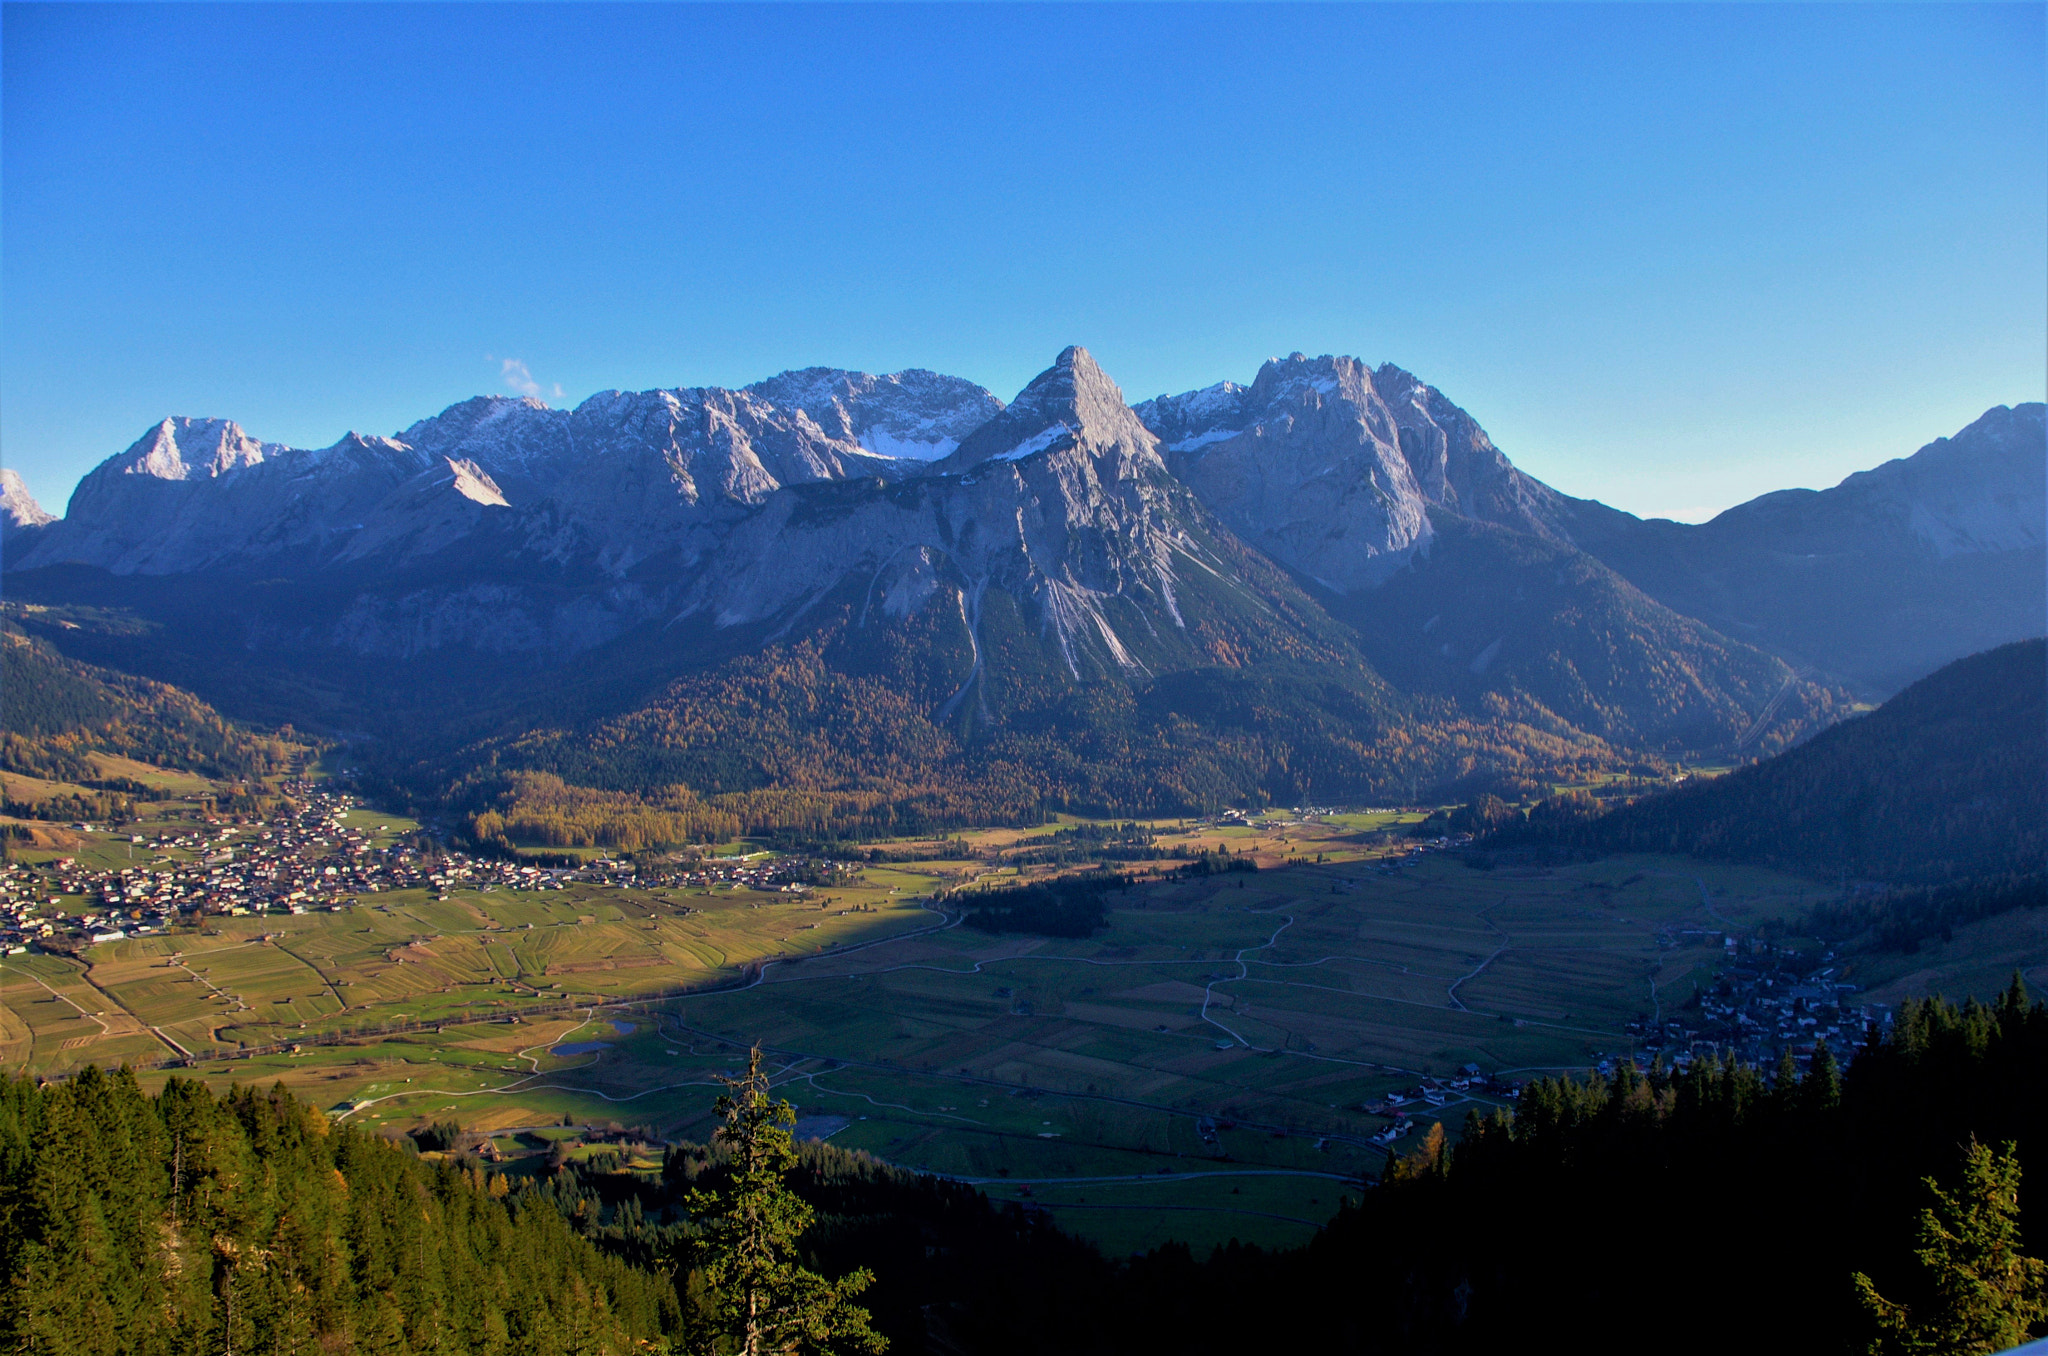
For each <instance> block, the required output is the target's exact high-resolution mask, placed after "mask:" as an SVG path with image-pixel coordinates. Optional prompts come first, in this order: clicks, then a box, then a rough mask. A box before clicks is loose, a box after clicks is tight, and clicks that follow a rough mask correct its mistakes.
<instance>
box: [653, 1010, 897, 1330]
mask: <svg viewBox="0 0 2048 1356" xmlns="http://www.w3.org/2000/svg"><path fill="white" fill-rule="evenodd" d="M721 1081H722V1082H724V1083H725V1085H726V1088H727V1089H728V1092H727V1095H726V1096H723V1097H721V1098H719V1099H718V1104H717V1108H716V1109H717V1112H718V1114H719V1115H720V1116H722V1117H723V1118H724V1120H725V1124H724V1125H722V1126H720V1127H719V1130H718V1135H717V1139H718V1143H719V1144H720V1145H721V1146H723V1147H724V1148H725V1150H726V1151H727V1153H728V1154H730V1155H731V1163H730V1173H729V1175H728V1177H727V1178H726V1180H725V1181H724V1183H723V1184H722V1185H720V1186H719V1187H717V1188H716V1189H714V1190H710V1191H704V1190H698V1191H693V1192H691V1193H690V1196H689V1206H690V1209H691V1211H692V1212H693V1213H695V1214H696V1215H697V1216H698V1217H699V1219H700V1220H701V1221H702V1222H703V1223H704V1224H705V1226H706V1233H705V1236H704V1237H703V1238H702V1239H701V1240H700V1241H699V1244H698V1246H699V1248H700V1249H701V1250H702V1256H703V1257H704V1262H703V1276H704V1281H705V1285H706V1288H707V1290H708V1292H709V1296H710V1300H711V1309H712V1313H713V1321H714V1323H715V1324H716V1325H717V1331H718V1334H719V1336H720V1337H721V1338H722V1339H723V1340H724V1343H726V1344H728V1349H730V1350H731V1351H733V1352H736V1353H738V1356H775V1354H779V1353H788V1352H801V1353H805V1356H810V1353H836V1352H855V1351H858V1352H869V1353H878V1352H881V1351H883V1350H885V1349H886V1348H887V1346H888V1343H887V1342H886V1341H885V1340H884V1339H883V1337H882V1336H881V1334H879V1333H877V1332H876V1331H875V1330H874V1328H873V1327H872V1326H871V1325H870V1322H869V1317H868V1311H867V1310H866V1309H863V1308H861V1307H860V1306H859V1305H857V1304H855V1303H854V1302H853V1299H854V1296H856V1295H858V1294H860V1292H861V1291H863V1290H865V1289H867V1287H868V1286H869V1285H870V1284H871V1283H872V1282H873V1280H874V1275H873V1273H871V1272H870V1271H868V1270H867V1268H865V1267H862V1268H861V1269H859V1270H857V1271H854V1272H852V1273H851V1274H849V1275H847V1276H843V1277H841V1278H840V1279H838V1280H836V1281H832V1280H827V1279H825V1278H824V1277H823V1276H820V1275H818V1274H817V1273H816V1272H813V1271H810V1270H807V1269H806V1268H804V1267H803V1266H802V1265H801V1264H800V1262H799V1254H798V1252H797V1239H799V1238H800V1237H802V1235H803V1232H804V1230H805V1229H807V1228H809V1227H810V1223H811V1218H812V1213H813V1212H812V1210H811V1207H810V1206H809V1205H807V1204H805V1203H804V1201H803V1200H802V1199H801V1198H800V1197H798V1196H797V1194H796V1193H795V1192H793V1191H791V1190H790V1189H789V1185H788V1181H787V1178H788V1175H789V1171H790V1169H791V1168H793V1167H795V1166H796V1146H795V1143H794V1142H793V1140H792V1139H791V1136H790V1133H789V1127H790V1125H791V1124H793V1123H794V1122H795V1120H796V1109H795V1108H794V1107H792V1106H791V1105H790V1104H789V1103H788V1102H784V1101H780V1100H778V1099H775V1098H772V1097H770V1096H769V1089H768V1075H767V1074H766V1073H764V1072H763V1071H762V1069H761V1051H760V1049H759V1048H758V1047H756V1048H755V1049H754V1051H753V1052H752V1053H751V1054H750V1055H749V1056H748V1060H747V1072H746V1074H745V1076H744V1077H740V1078H728V1079H723V1080H721Z"/></svg>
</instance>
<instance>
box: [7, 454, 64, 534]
mask: <svg viewBox="0 0 2048 1356" xmlns="http://www.w3.org/2000/svg"><path fill="white" fill-rule="evenodd" d="M56 521H57V515H56V514H54V513H51V512H50V511H49V510H48V509H46V508H44V507H43V506H42V505H41V504H38V503H37V502H36V500H35V496H34V495H32V494H30V493H29V492H28V486H27V485H25V484H23V483H22V479H21V474H20V473H19V472H18V471H16V470H15V469H14V468H13V467H11V466H0V524H5V525H6V526H8V527H41V526H43V525H44V524H45V523H54V522H56Z"/></svg>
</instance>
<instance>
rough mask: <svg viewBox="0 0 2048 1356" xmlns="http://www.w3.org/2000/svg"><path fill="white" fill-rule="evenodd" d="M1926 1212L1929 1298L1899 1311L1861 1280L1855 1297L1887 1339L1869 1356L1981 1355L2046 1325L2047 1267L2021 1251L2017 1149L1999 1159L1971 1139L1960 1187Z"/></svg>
mask: <svg viewBox="0 0 2048 1356" xmlns="http://www.w3.org/2000/svg"><path fill="white" fill-rule="evenodd" d="M1926 1181H1927V1189H1928V1190H1929V1191H1931V1192H1933V1193H1934V1204H1933V1205H1930V1206H1928V1207H1927V1208H1926V1209H1925V1210H1923V1211H1921V1212H1920V1245H1919V1247H1917V1248H1916V1249H1914V1256H1915V1257H1916V1258H1917V1259H1918V1261H1919V1263H1920V1267H1921V1271H1922V1273H1923V1275H1922V1279H1923V1282H1924V1285H1925V1289H1926V1290H1927V1292H1928V1296H1929V1297H1928V1299H1927V1300H1926V1301H1925V1302H1923V1303H1920V1304H1915V1305H1911V1306H1908V1305H1904V1304H1897V1303H1894V1302H1893V1301H1891V1300H1888V1299H1886V1298H1885V1297H1884V1296H1882V1295H1880V1294H1878V1293H1877V1287H1876V1285H1874V1284H1873V1283H1872V1282H1871V1279H1870V1278H1869V1277H1868V1276H1865V1275H1864V1274H1863V1273H1862V1272H1860V1271H1859V1272H1857V1273H1856V1277H1855V1283H1856V1293H1857V1296H1858V1298H1859V1299H1861V1300H1862V1302H1863V1305H1864V1308H1865V1310H1866V1311H1867V1312H1868V1313H1869V1314H1870V1316H1871V1318H1872V1319H1873V1320H1874V1321H1875V1322H1876V1324H1877V1327H1878V1329H1879V1331H1880V1333H1881V1334H1882V1335H1881V1336H1880V1337H1879V1338H1878V1340H1877V1341H1876V1342H1874V1343H1873V1344H1872V1345H1871V1348H1870V1350H1871V1356H1978V1353H1991V1352H1999V1351H2007V1350H2010V1349H2011V1348H2013V1347H2016V1346H2018V1345H2020V1344H2021V1343H2022V1342H2025V1341H2026V1340H2027V1337H2028V1331H2029V1329H2030V1328H2032V1326H2033V1325H2034V1324H2036V1323H2039V1322H2040V1321H2041V1320H2043V1319H2044V1318H2048V1262H2042V1261H2040V1260H2039V1259H2037V1258H2033V1257H2029V1256H2027V1255H2026V1254H2025V1253H2023V1252H2021V1251H2020V1229H2019V1215H2020V1206H2019V1195H2020V1160H2019V1153H2018V1151H2017V1149H2016V1148H2015V1146H2013V1145H2011V1144H2007V1145H2006V1146H2005V1147H2004V1148H2002V1149H2000V1150H1999V1151H1998V1152H1996V1153H1994V1152H1992V1150H1991V1149H1990V1147H1989V1146H1987V1145H1983V1144H1979V1143H1978V1142H1977V1141H1976V1139H1975V1138H1974V1137H1973V1138H1972V1139H1971V1140H1970V1145H1969V1148H1968V1149H1967V1150H1965V1152H1964V1155H1963V1171H1962V1181H1961V1183H1960V1184H1959V1185H1958V1186H1957V1187H1956V1189H1955V1190H1954V1191H1944V1190H1942V1188H1941V1185H1940V1184H1939V1183H1937V1182H1936V1181H1935V1180H1934V1179H1933V1178H1932V1177H1929V1178H1927V1179H1926Z"/></svg>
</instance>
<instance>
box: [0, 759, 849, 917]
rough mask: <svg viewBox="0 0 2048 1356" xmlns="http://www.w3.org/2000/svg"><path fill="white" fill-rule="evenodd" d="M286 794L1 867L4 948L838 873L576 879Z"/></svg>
mask: <svg viewBox="0 0 2048 1356" xmlns="http://www.w3.org/2000/svg"><path fill="white" fill-rule="evenodd" d="M284 790H285V792H286V794H287V796H288V798H289V799H288V800H287V801H286V804H287V805H288V806H289V807H290V808H289V809H287V810H286V811H284V812H283V813H280V814H277V815H274V816H273V817H272V818H270V819H267V820H264V821H261V822H256V823H243V824H233V823H228V822H226V821H224V820H221V819H217V818H212V819H205V820H202V821H197V822H194V823H193V824H191V825H190V826H189V827H185V828H182V829H165V830H163V831H161V832H159V833H156V834H153V835H145V834H133V835H120V836H117V837H116V838H115V839H114V840H113V842H114V845H115V846H116V847H122V846H125V847H126V848H127V849H128V851H129V854H130V859H131V862H132V864H129V863H124V864H122V865H120V866H119V867H115V868H95V867H91V866H88V865H85V864H83V863H81V862H80V861H78V860H77V859H76V858H72V857H63V858H58V859H56V860H55V861H53V862H48V863H43V864H40V865H34V866H31V865H27V864H24V863H21V862H9V863H6V864H4V865H0V950H5V951H9V952H20V951H25V950H28V949H29V948H30V947H44V948H48V949H52V950H58V949H61V950H75V949H76V948H78V947H80V946H90V945H92V944H94V943H97V942H105V941H118V940H120V939H121V938H123V937H134V936H144V935H147V934H149V933H152V932H158V931H162V930H163V929H165V928H168V927H171V926H174V925H176V924H179V923H191V922H195V921H197V920H198V919H199V918H200V917H202V916H205V915H209V914H228V915H245V914H259V913H307V912H311V911H315V910H329V911H331V910H336V909H343V908H347V907H349V906H351V905H352V904H355V903H357V902H358V901H360V900H361V899H363V897H365V896H370V895H376V894H380V893H385V892H389V891H392V890H427V891H430V892H432V893H433V894H434V895H435V896H436V897H437V898H442V899H445V898H448V897H449V896H450V894H451V893H452V892H453V891H456V890H479V891H488V890H494V889H508V890H560V889H563V888H564V887H565V886H566V884H567V883H568V882H569V881H572V880H573V881H586V882H590V883H594V884H608V885H619V886H631V887H636V888H639V889H661V888H672V889H680V888H684V887H687V886H699V887H704V886H718V885H728V886H731V887H734V888H740V889H750V890H762V891H780V892H784V893H802V892H804V891H806V890H807V889H809V888H810V886H811V885H812V884H815V883H821V882H826V881H829V880H830V879H832V871H833V867H832V866H831V864H829V863H817V862H812V861H810V860H808V859H806V858H803V857H772V856H770V855H768V854H766V853H757V854H755V855H753V856H751V857H723V858H710V859H705V860H685V861H681V862H677V863H674V864H671V865H664V866H659V867H636V866H635V865H634V864H633V863H632V862H628V861H616V860H612V859H609V858H599V859H597V860H596V861H594V862H592V863H590V864H589V865H587V866H584V867H580V868H571V867H539V866H533V865H530V864H526V863H522V862H517V861H510V860H503V859H498V858H491V857H476V856H471V855H468V854H465V853H460V852H444V851H441V850H439V849H437V848H434V847H431V846H427V845H425V844H424V843H423V842H418V843H414V842H396V843H392V842H388V841H384V840H388V839H389V838H390V834H389V833H388V832H387V831H386V830H387V829H388V826H387V825H385V824H382V823H380V822H379V819H378V815H377V813H376V812H375V811H372V810H366V809H365V808H364V807H363V806H362V805H361V804H360V803H359V802H358V801H357V800H356V799H355V798H354V797H353V796H350V795H348V794H347V793H346V792H343V791H339V790H335V789H332V788H330V787H329V786H326V785H323V784H317V783H308V782H295V783H290V784H288V785H286V786H285V787H284ZM74 827H76V828H79V829H86V828H88V827H90V826H86V825H77V826H74ZM124 837H125V838H126V840H127V841H126V843H125V844H124V843H122V841H121V839H122V838H124ZM380 842H382V843H383V845H381V846H380V845H379V844H380Z"/></svg>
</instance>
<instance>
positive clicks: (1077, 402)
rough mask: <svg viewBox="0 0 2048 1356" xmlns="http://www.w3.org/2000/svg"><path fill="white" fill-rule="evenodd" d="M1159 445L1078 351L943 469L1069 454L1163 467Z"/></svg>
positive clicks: (1066, 354)
mask: <svg viewBox="0 0 2048 1356" xmlns="http://www.w3.org/2000/svg"><path fill="white" fill-rule="evenodd" d="M1158 441H1159V440H1158V439H1157V438H1155V437H1153V436H1152V434H1151V432H1150V431H1149V430H1147V429H1146V427H1145V425H1144V423H1143V422H1142V421H1141V420H1140V419H1139V418H1138V416H1137V415H1136V414H1135V413H1134V412H1133V411H1132V410H1131V407H1130V406H1128V405H1126V404H1124V393H1123V392H1122V391H1120V390H1118V389H1117V385H1116V383H1115V382H1113V381H1111V380H1110V379H1109V377H1108V376H1107V375H1106V374H1105V373H1104V372H1103V370H1102V369H1101V368H1100V367H1098V366H1096V363H1095V359H1094V358H1092V357H1090V356H1089V353H1088V350H1087V349H1085V348H1081V347H1079V346H1078V345H1076V346H1073V347H1070V348H1067V349H1064V350H1062V351H1061V353H1060V355H1059V357H1058V358H1056V359H1054V360H1053V365H1052V366H1051V367H1049V368H1047V369H1046V370H1045V371H1043V372H1041V373H1039V374H1038V375H1037V376H1036V377H1034V378H1033V379H1032V380H1031V383H1030V385H1028V386H1026V387H1025V388H1024V389H1023V390H1022V391H1020V392H1018V393H1017V398H1016V399H1015V400H1014V401H1012V402H1010V407H1009V408H1008V409H1006V410H1004V411H1003V412H1002V413H1001V414H999V415H997V416H996V417H995V418H993V419H991V420H989V421H988V422H987V423H985V424H983V425H982V426H981V427H980V428H978V429H976V430H975V431H974V432H973V433H971V434H969V435H968V436H967V437H966V438H964V439H962V440H961V443H960V449H959V450H958V451H957V452H955V453H954V454H953V455H952V456H950V457H948V458H947V459H946V461H945V463H944V464H943V466H942V469H943V470H945V471H964V470H966V469H968V468H970V467H973V466H978V465H980V464H981V463H983V462H986V461H1022V460H1024V459H1025V458H1027V457H1032V456H1036V455H1037V454H1039V453H1041V452H1057V451H1061V450H1064V449H1068V448H1073V449H1077V450H1079V451H1080V452H1081V453H1083V454H1085V455H1087V456H1089V457H1093V458H1103V457H1116V458H1119V459H1128V460H1133V461H1136V462H1139V463H1144V464H1149V465H1154V466H1163V465H1164V463H1162V462H1161V461H1160V460H1159V451H1158Z"/></svg>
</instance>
